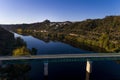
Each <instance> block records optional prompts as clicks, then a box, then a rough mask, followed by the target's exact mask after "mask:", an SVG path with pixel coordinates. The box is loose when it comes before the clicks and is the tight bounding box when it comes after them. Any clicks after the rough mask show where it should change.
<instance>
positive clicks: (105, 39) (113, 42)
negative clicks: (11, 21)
mask: <svg viewBox="0 0 120 80" xmlns="http://www.w3.org/2000/svg"><path fill="white" fill-rule="evenodd" d="M10 26H11V27H7V26H5V25H4V27H6V28H7V29H8V28H9V30H12V31H15V32H17V33H20V34H31V35H33V36H35V37H37V38H41V37H42V36H43V37H45V38H46V39H52V38H53V39H54V40H55V39H56V40H57V39H60V40H61V41H65V42H67V43H69V44H72V45H74V46H77V47H80V48H84V49H86V48H87V49H89V50H92V51H97V52H119V50H120V41H119V39H120V36H119V35H120V16H106V17H105V18H103V19H87V20H84V21H81V22H70V21H66V22H50V21H49V20H45V21H43V22H40V23H33V24H20V25H10Z"/></svg>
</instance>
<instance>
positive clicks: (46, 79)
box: [44, 62, 48, 80]
mask: <svg viewBox="0 0 120 80" xmlns="http://www.w3.org/2000/svg"><path fill="white" fill-rule="evenodd" d="M44 79H45V80H48V62H44Z"/></svg>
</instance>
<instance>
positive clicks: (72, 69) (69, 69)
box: [14, 33, 120, 80]
mask: <svg viewBox="0 0 120 80" xmlns="http://www.w3.org/2000/svg"><path fill="white" fill-rule="evenodd" d="M14 35H15V37H21V38H22V39H23V40H24V41H25V42H26V43H27V46H28V48H29V49H31V48H36V49H37V50H38V53H37V55H44V54H71V53H73V54H84V53H91V52H90V51H86V50H82V49H79V48H75V47H73V46H71V45H69V44H66V43H63V42H59V41H50V42H45V41H43V40H40V39H37V38H34V37H32V36H23V35H19V34H16V33H14ZM85 64H86V62H84V61H83V62H82V61H81V62H74V63H73V62H64V63H49V73H48V74H49V76H48V79H49V80H85V74H86V66H85ZM31 67H32V68H31V70H30V72H29V73H28V77H30V78H31V79H32V80H44V76H43V64H42V63H41V62H34V63H31ZM90 77H91V80H120V64H117V63H116V62H115V61H94V62H93V64H92V73H91V76H90Z"/></svg>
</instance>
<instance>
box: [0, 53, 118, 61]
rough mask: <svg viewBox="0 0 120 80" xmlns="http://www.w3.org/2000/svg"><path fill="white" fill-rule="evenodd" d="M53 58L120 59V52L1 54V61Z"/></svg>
mask: <svg viewBox="0 0 120 80" xmlns="http://www.w3.org/2000/svg"><path fill="white" fill-rule="evenodd" d="M36 59H40V60H52V59H84V60H88V59H90V60H94V59H101V60H102V59H103V60H120V53H89V54H52V55H29V56H1V57H0V60H1V61H6V60H7V61H8V60H36Z"/></svg>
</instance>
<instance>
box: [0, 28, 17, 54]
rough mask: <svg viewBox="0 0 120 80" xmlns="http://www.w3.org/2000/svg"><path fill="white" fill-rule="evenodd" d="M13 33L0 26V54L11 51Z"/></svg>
mask: <svg viewBox="0 0 120 80" xmlns="http://www.w3.org/2000/svg"><path fill="white" fill-rule="evenodd" d="M14 40H15V39H14V34H13V33H11V32H9V31H7V30H5V29H3V28H2V27H1V26H0V55H8V54H10V53H11V52H12V48H13V43H14Z"/></svg>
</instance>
